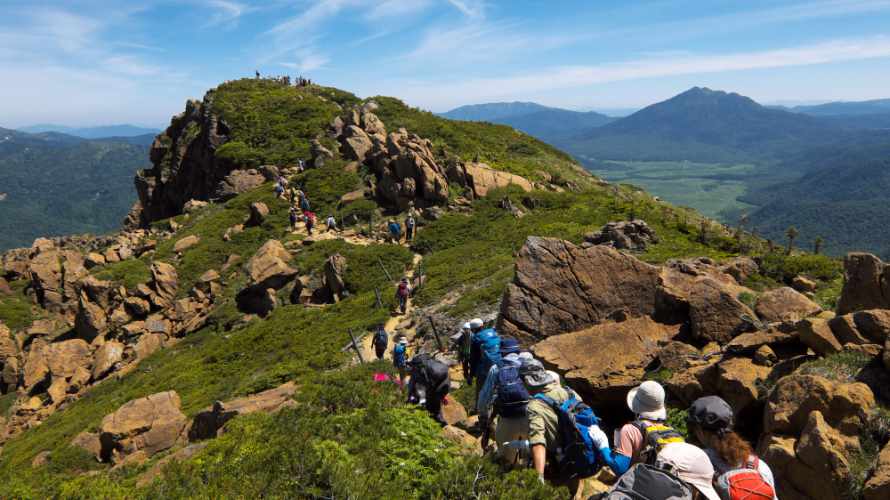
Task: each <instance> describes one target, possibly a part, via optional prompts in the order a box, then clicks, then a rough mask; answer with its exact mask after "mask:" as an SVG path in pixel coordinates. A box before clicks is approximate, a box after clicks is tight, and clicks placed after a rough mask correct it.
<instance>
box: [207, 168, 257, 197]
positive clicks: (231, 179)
mask: <svg viewBox="0 0 890 500" xmlns="http://www.w3.org/2000/svg"><path fill="white" fill-rule="evenodd" d="M264 182H266V178H265V177H264V176H263V174H261V173H260V172H258V171H257V170H256V169H252V168H251V169H247V170H240V169H239V170H232V172H231V173H230V174H229V175H227V176H225V177H224V178H223V179H222V181H220V183H219V184H217V186H216V190H215V191H214V193H213V197H214V198H216V199H219V200H220V201H226V200H230V199H232V198H234V197H235V196H238V195H239V194H241V193H246V192H248V191H251V190H253V189H256V188H258V187H260V186H261V185H262V184H263V183H264Z"/></svg>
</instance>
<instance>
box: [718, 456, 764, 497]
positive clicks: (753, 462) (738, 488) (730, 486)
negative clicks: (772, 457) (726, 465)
mask: <svg viewBox="0 0 890 500" xmlns="http://www.w3.org/2000/svg"><path fill="white" fill-rule="evenodd" d="M759 463H760V459H759V458H757V457H756V456H752V457H749V460H748V461H747V462H746V463H745V465H744V467H742V468H739V469H733V470H730V471H727V472H724V473H723V474H721V475H720V476H718V477H717V480H716V481H714V489H716V490H717V493H719V494H720V498H724V499H726V500H741V499H748V500H757V499H761V498H764V499H767V500H772V499H773V498H775V496H776V490H775V488H773V487H772V486H771V485H770V484H769V483H768V482H766V480H765V479H763V476H761V475H760V471H758V470H757V465H758V464H759Z"/></svg>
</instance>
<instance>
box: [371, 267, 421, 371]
mask: <svg viewBox="0 0 890 500" xmlns="http://www.w3.org/2000/svg"><path fill="white" fill-rule="evenodd" d="M422 259H423V256H422V255H420V254H414V258H413V260H412V262H411V267H410V268H408V269H407V270H406V271H405V273H404V277H405V278H408V281H411V279H412V278H414V271H415V270H416V269H417V267H418V266H419V265H420V261H421V260H422ZM381 293H388V291H385V292H381ZM412 302H413V301H412V300H411V299H409V300H408V307H407V308H406V310H405V314H397V313H398V311H396V312H395V313H394V314H393V315H391V316H390V317H389V319H387V320H386V323H384V325H383V327H384V328H385V329H386V332H387V333H388V334H389V348H387V350H386V354H384V359H392V346H393V343H394V341H395V335H396V334H402V335H404V336H405V337H406V338H407V339H408V345H409V346H412V347H413V346H414V339H415V337H416V335H417V329H416V327H415V326H413V325H412V323H411V322H410V321H407V318H408V317H409V316H410V315H411V312H412V311H413V310H414V306H413V304H412ZM373 343H374V335H373V334H370V333H369V334H368V335H365V336H364V337H362V339H361V341H360V346H359V347H360V349H361V352H362V358H364V359H365V360H366V361H369V360H373V359H377V356H376V355H375V353H374V345H373Z"/></svg>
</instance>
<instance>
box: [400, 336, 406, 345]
mask: <svg viewBox="0 0 890 500" xmlns="http://www.w3.org/2000/svg"><path fill="white" fill-rule="evenodd" d="M399 344H402V345H408V339H406V338H405V337H402V338H400V339H399Z"/></svg>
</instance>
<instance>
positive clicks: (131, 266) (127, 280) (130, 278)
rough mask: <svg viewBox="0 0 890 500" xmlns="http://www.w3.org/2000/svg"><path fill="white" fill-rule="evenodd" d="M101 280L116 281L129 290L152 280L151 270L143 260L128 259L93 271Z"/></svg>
mask: <svg viewBox="0 0 890 500" xmlns="http://www.w3.org/2000/svg"><path fill="white" fill-rule="evenodd" d="M92 273H93V275H94V276H95V277H96V278H98V279H100V280H108V281H114V282H116V283H120V284H122V285H124V286H125V287H127V288H133V287H135V286H136V285H138V284H140V283H146V282H148V281H149V280H150V279H151V270H150V269H149V267H148V264H146V263H145V261H144V260H142V259H127V260H122V261H120V262H115V263H113V264H106V265H104V266H102V267H99V268H96V269H93V270H92Z"/></svg>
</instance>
